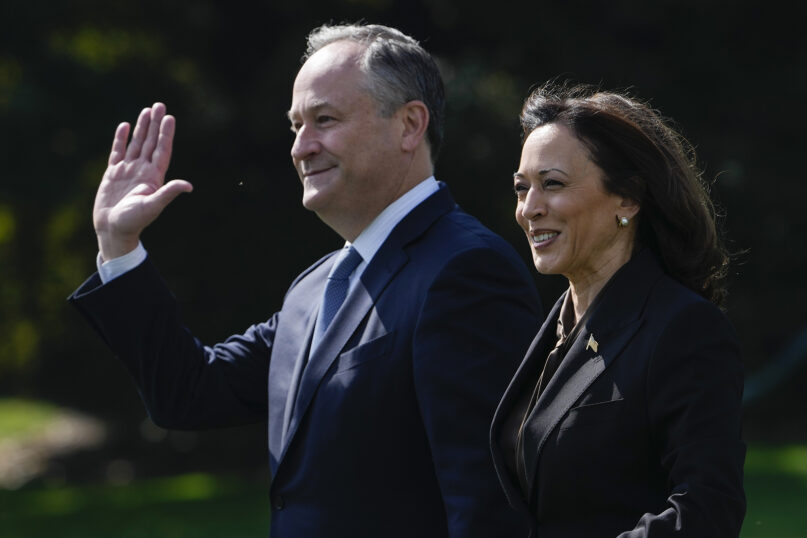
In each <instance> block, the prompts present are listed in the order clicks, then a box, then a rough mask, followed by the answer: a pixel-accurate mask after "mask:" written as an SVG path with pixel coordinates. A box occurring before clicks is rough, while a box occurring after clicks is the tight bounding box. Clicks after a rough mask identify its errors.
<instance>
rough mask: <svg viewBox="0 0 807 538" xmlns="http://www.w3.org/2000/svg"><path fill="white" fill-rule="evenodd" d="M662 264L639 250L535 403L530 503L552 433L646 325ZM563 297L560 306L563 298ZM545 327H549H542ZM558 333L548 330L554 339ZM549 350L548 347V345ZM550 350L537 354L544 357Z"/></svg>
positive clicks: (528, 440)
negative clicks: (647, 307)
mask: <svg viewBox="0 0 807 538" xmlns="http://www.w3.org/2000/svg"><path fill="white" fill-rule="evenodd" d="M661 274H662V270H661V268H660V267H659V265H658V263H657V261H656V260H655V257H654V256H653V255H652V253H650V251H649V250H644V251H642V252H640V253H639V254H637V255H636V256H635V257H634V258H633V259H632V260H631V261H629V262H628V263H627V264H625V265H624V266H623V267H622V268H621V269H620V270H619V271H618V272H617V273H616V274H615V275H614V277H613V281H612V282H611V283H610V284H609V285H608V287H607V288H606V289H604V290H603V293H604V296H603V298H602V301H601V302H600V303H599V305H598V306H597V307H596V310H594V311H593V312H592V314H591V316H590V317H589V318H588V321H587V322H586V323H585V325H584V326H583V327H581V328H580V332H579V333H578V334H577V337H576V338H575V340H574V342H573V343H572V345H571V347H570V348H569V350H568V351H567V352H566V356H565V357H564V358H563V361H562V362H561V364H560V366H559V367H558V370H557V371H556V372H555V375H554V376H553V377H552V379H550V381H549V383H548V384H547V386H546V388H545V389H544V391H543V393H541V395H540V397H539V398H538V401H537V402H536V404H535V407H534V408H533V410H532V412H531V414H530V416H529V418H528V420H527V424H526V426H525V430H524V435H525V443H524V444H525V446H529V447H536V448H535V449H534V450H530V451H527V452H526V453H525V464H526V470H527V477H528V484H529V492H530V495H529V500H528V502H529V505H530V506H533V505H534V504H533V503H534V502H535V495H536V488H535V482H536V478H537V477H536V474H537V469H538V461H539V459H540V456H541V452H542V450H543V447H544V444H545V443H546V440H547V438H548V437H549V436H550V435H551V434H552V432H553V431H554V429H555V428H556V427H557V426H558V424H559V423H560V421H561V420H562V419H563V417H565V416H566V414H567V413H568V412H569V409H571V408H572V406H573V405H574V404H575V402H577V400H578V399H579V398H580V397H581V396H582V395H583V393H584V392H585V391H586V389H588V388H589V387H590V386H591V384H592V383H593V382H594V381H595V380H596V379H597V377H599V376H600V374H602V372H603V371H605V369H606V368H608V367H609V366H610V365H611V363H613V361H615V360H617V358H618V357H619V354H620V353H621V352H622V349H624V347H625V345H626V344H627V343H628V342H629V341H630V339H631V338H632V337H633V335H634V334H635V333H636V331H637V330H638V329H639V327H640V326H641V316H642V312H643V310H644V305H645V302H646V300H647V297H648V295H649V293H650V288H651V286H652V284H653V283H654V282H655V281H656V280H657V279H658V278H659V277H660V276H661ZM562 300H563V297H561V300H560V301H559V302H558V304H557V305H556V307H557V306H558V305H559V304H561V303H562ZM542 331H543V329H542ZM552 337H554V334H552V335H551V337H550V336H546V338H547V339H548V340H551V341H552V343H553V344H554V340H552ZM546 351H548V349H547V350H546ZM545 359H546V352H544V353H543V355H540V356H538V357H536V358H535V359H534V360H536V361H543V360H545Z"/></svg>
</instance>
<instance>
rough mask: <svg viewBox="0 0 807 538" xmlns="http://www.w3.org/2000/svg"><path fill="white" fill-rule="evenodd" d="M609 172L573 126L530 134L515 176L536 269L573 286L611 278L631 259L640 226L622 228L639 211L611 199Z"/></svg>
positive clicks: (520, 220) (518, 213)
mask: <svg viewBox="0 0 807 538" xmlns="http://www.w3.org/2000/svg"><path fill="white" fill-rule="evenodd" d="M603 175H604V174H603V171H602V170H601V169H600V168H599V167H598V166H597V165H596V164H594V162H593V161H592V160H591V159H590V158H589V152H588V150H587V148H586V147H585V146H584V145H583V143H582V142H581V141H580V140H578V139H577V138H576V137H575V136H574V135H573V134H572V132H571V131H570V130H569V128H568V127H566V126H565V125H562V124H548V125H543V126H541V127H538V128H537V129H535V130H534V131H533V132H532V133H530V135H529V137H528V138H527V140H526V142H525V143H524V148H523V149H522V152H521V163H520V164H519V167H518V172H516V173H515V174H514V176H513V177H514V182H515V191H516V196H517V198H518V204H517V206H516V220H517V221H518V224H519V225H520V226H521V228H522V229H523V230H524V233H525V234H527V240H528V242H529V244H530V248H531V249H532V258H533V261H534V263H535V268H536V269H537V270H538V272H540V273H543V274H562V275H564V276H565V277H566V278H568V279H569V280H570V281H571V282H572V283H578V282H579V283H581V284H585V283H586V281H587V280H591V279H594V278H597V277H602V278H610V276H611V275H612V274H613V273H614V272H615V271H616V270H617V269H618V268H619V267H621V266H622V264H624V263H625V262H627V261H628V259H630V254H631V251H632V248H633V238H634V235H635V233H634V230H635V227H636V224H635V222H634V221H631V222H630V224H629V225H628V227H626V228H620V227H619V226H617V220H616V219H617V217H623V216H625V217H628V218H631V217H633V216H635V215H636V213H637V212H638V210H639V208H638V206H637V205H636V204H634V203H632V202H631V201H629V200H626V199H624V198H622V197H619V196H615V195H613V194H608V193H607V192H605V188H604V187H603V181H602V179H603Z"/></svg>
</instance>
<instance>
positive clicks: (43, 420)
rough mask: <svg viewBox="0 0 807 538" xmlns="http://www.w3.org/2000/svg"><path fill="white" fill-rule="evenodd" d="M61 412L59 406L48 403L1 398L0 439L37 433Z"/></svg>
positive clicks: (23, 436)
mask: <svg viewBox="0 0 807 538" xmlns="http://www.w3.org/2000/svg"><path fill="white" fill-rule="evenodd" d="M59 414H60V411H59V408H58V407H56V406H54V405H50V404H47V403H43V402H34V401H30V400H23V399H19V398H0V441H3V440H8V439H14V438H25V437H29V436H31V435H35V434H37V433H39V432H41V431H42V430H44V429H45V428H46V427H47V426H48V425H49V424H51V423H52V422H53V420H54V418H56V417H57V416H58V415H59Z"/></svg>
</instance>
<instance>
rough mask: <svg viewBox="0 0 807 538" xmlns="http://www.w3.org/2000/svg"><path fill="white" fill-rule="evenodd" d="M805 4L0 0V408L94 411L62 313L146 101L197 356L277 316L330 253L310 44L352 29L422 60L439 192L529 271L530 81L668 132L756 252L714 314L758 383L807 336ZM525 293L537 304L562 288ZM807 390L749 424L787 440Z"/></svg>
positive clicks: (551, 283)
mask: <svg viewBox="0 0 807 538" xmlns="http://www.w3.org/2000/svg"><path fill="white" fill-rule="evenodd" d="M805 10H807V4H803V3H802V4H795V5H794V6H793V7H792V8H789V11H788V16H787V17H782V13H781V10H778V9H776V7H775V6H774V5H770V6H768V5H763V4H760V3H759V2H750V1H745V0H741V1H738V2H733V3H732V6H731V9H730V10H726V9H725V6H722V5H719V4H717V3H709V2H694V1H692V2H660V3H659V2H640V1H638V0H632V1H631V0H619V1H618V2H616V3H588V4H587V5H585V6H580V5H576V4H575V3H568V2H565V3H564V2H533V3H523V2H522V3H509V4H508V3H497V4H496V6H495V9H482V10H479V9H464V8H463V7H462V5H461V4H459V3H456V2H454V3H452V2H449V1H433V0H428V1H427V0H412V1H411V2H407V3H406V5H405V7H404V6H403V4H400V5H399V3H396V2H392V1H391V0H334V1H327V2H326V1H324V0H278V1H276V2H254V3H232V2H230V3H226V2H216V1H214V0H201V1H199V2H191V3H189V2H178V1H176V0H144V1H143V2H101V1H99V0H83V1H71V2H66V1H62V2H59V1H53V2H49V3H47V6H42V5H39V4H38V3H36V2H24V1H22V0H7V1H5V2H2V3H0V36H1V38H2V46H1V47H0V123H2V125H3V129H2V130H0V147H2V148H3V150H4V151H3V154H2V157H1V158H2V163H0V174H1V175H2V177H0V391H3V392H13V393H21V392H29V393H34V394H35V395H42V396H45V397H49V398H50V397H53V396H54V393H58V395H59V397H60V399H62V400H63V401H67V403H69V404H71V405H73V404H74V403H77V402H75V401H73V400H81V399H83V398H87V399H90V395H91V394H95V395H99V394H100V391H99V388H98V387H97V378H95V377H94V376H92V375H84V376H75V375H74V374H75V372H76V371H77V370H78V371H82V370H89V369H92V370H93V371H97V370H98V369H99V368H100V367H99V366H98V364H97V363H94V362H92V361H93V360H95V358H96V357H97V356H99V353H98V350H99V349H100V344H98V343H97V340H95V336H94V335H93V334H92V333H91V331H90V330H88V329H87V328H86V326H84V325H81V323H80V322H79V321H78V320H77V316H76V314H75V313H74V312H71V311H70V310H69V309H68V308H67V307H66V306H65V302H64V298H65V297H66V296H67V295H68V294H69V293H70V292H71V291H72V290H73V289H75V288H76V287H77V286H78V285H79V284H80V283H81V282H82V281H83V280H84V279H85V278H86V277H87V276H89V275H90V274H91V272H92V271H93V268H94V260H95V254H96V244H95V237H94V233H93V229H92V224H91V216H90V215H91V211H92V202H93V196H94V192H95V188H96V186H97V184H98V182H99V180H100V177H101V174H102V173H103V170H104V167H105V163H106V158H107V153H108V151H109V145H110V142H111V138H112V135H113V133H114V130H115V126H116V125H117V124H118V122H121V121H130V122H131V121H133V120H134V119H135V118H136V117H137V113H138V112H139V110H140V109H141V108H142V107H144V106H147V105H150V104H151V103H153V102H154V101H157V100H160V101H163V102H165V103H166V104H167V105H168V110H169V113H171V114H174V115H175V116H176V118H177V138H176V142H175V147H174V157H173V161H172V166H171V168H170V169H169V175H170V176H171V178H175V177H177V178H183V179H187V180H189V181H191V182H192V183H193V184H194V187H195V188H194V193H193V194H192V195H189V196H185V197H180V198H179V199H178V200H177V201H176V202H174V203H173V204H172V205H171V206H170V207H169V208H168V210H167V211H166V212H165V213H164V214H163V215H162V216H161V217H160V219H158V221H157V222H155V224H154V225H152V226H151V227H150V228H149V229H148V230H147V231H146V234H145V235H144V243H145V245H146V247H147V249H148V250H149V253H150V254H152V256H153V259H154V260H155V262H156V263H157V265H158V267H159V268H160V270H161V273H162V274H163V276H164V277H165V278H166V280H167V281H168V283H169V285H170V287H171V289H172V290H173V291H174V293H175V294H176V295H177V297H178V299H179V300H180V302H181V304H182V307H183V312H185V313H186V322H187V323H188V325H189V326H190V327H191V329H192V330H193V331H194V333H195V334H196V335H197V336H199V337H200V338H201V339H203V340H204V341H206V342H209V343H214V342H215V341H218V340H221V339H223V338H226V337H227V336H229V335H230V334H233V333H235V332H238V331H241V330H243V329H244V328H245V327H247V326H249V325H250V324H252V323H256V322H259V321H262V320H265V319H267V318H268V317H269V316H271V314H272V312H273V311H274V309H276V308H277V307H278V306H279V304H280V302H281V300H282V297H283V294H284V292H285V291H286V288H287V286H288V284H289V283H290V282H291V281H292V279H293V278H294V276H295V275H297V274H298V273H299V272H300V271H301V270H302V269H304V268H305V267H307V266H308V265H309V264H310V263H312V262H313V261H315V260H316V259H318V258H319V257H320V256H321V255H322V254H324V252H326V251H327V250H330V249H332V248H335V247H337V246H338V245H339V243H340V241H339V239H338V238H337V237H336V236H335V235H334V234H331V233H329V231H328V230H327V229H326V228H325V226H324V225H323V224H322V223H320V222H319V221H318V220H317V219H316V217H315V216H313V215H311V214H309V213H308V212H306V211H305V210H303V209H302V208H301V207H300V204H299V199H300V186H299V181H298V179H297V177H296V174H295V172H294V170H293V167H292V166H291V163H290V159H289V148H290V145H291V137H290V135H289V131H288V120H287V118H286V111H287V110H288V106H289V102H290V90H291V86H292V81H293V79H294V75H295V72H296V70H297V68H298V66H299V58H300V55H301V53H302V51H303V49H304V40H305V35H306V33H307V32H308V31H309V30H310V29H312V28H313V27H314V26H316V25H319V24H322V23H324V22H329V21H332V22H342V21H356V20H360V19H364V20H366V21H368V22H380V23H383V24H390V25H393V26H396V27H399V28H401V29H402V30H403V31H405V32H407V33H409V34H411V35H413V36H414V37H415V38H417V39H419V40H421V41H422V42H423V43H424V45H425V46H426V47H427V48H428V49H429V50H431V51H432V52H433V53H434V54H435V56H436V58H437V60H438V63H439V65H440V67H441V69H442V71H443V72H444V75H445V79H446V84H447V95H448V102H447V105H448V109H447V117H446V120H447V124H446V141H445V145H444V149H443V151H442V154H441V157H440V161H439V162H438V163H437V170H436V175H437V177H438V179H440V180H443V181H445V182H447V183H448V184H449V185H450V186H451V188H452V191H453V193H454V195H455V197H456V198H457V201H458V202H459V203H460V205H462V206H463V207H464V208H465V209H466V210H468V211H469V212H470V213H472V214H474V215H476V216H478V217H479V218H480V219H481V220H482V221H483V222H484V223H485V224H487V225H488V226H490V227H491V228H492V229H493V230H494V231H496V232H497V233H499V234H501V235H502V236H504V237H505V238H506V239H507V240H509V241H510V242H511V243H513V244H514V245H515V246H516V248H517V249H518V250H519V252H521V253H522V256H523V258H524V260H525V263H527V264H530V259H529V253H528V250H527V248H526V245H525V244H524V239H523V234H521V233H520V231H519V230H518V228H517V227H516V225H515V223H514V219H513V213H512V212H513V199H512V194H511V189H512V186H511V179H510V178H511V174H512V172H513V170H514V169H515V168H516V167H517V163H518V158H519V129H518V121H517V115H518V112H519V109H520V105H521V101H522V99H523V98H524V97H525V96H526V95H527V94H528V92H529V89H530V87H531V86H533V85H535V84H539V83H542V82H544V81H546V80H548V79H551V78H555V77H560V78H570V79H572V80H574V81H578V82H588V83H593V84H601V85H602V86H603V87H605V88H609V89H619V88H630V89H631V91H632V92H633V93H635V94H636V95H637V96H638V97H640V98H643V99H648V100H651V102H652V104H653V106H655V107H657V108H659V109H660V110H661V111H662V113H663V114H665V115H668V116H671V117H673V118H674V119H675V120H677V122H678V124H679V125H680V126H681V128H682V130H683V132H684V134H685V135H686V136H687V137H688V138H689V139H690V140H691V141H692V142H693V144H694V145H695V147H696V148H697V149H698V153H699V157H700V162H701V163H702V164H703V165H704V166H705V168H706V172H705V177H706V178H710V179H711V178H715V179H716V182H715V185H714V188H713V189H712V191H713V193H714V194H715V196H716V198H717V200H718V202H719V205H720V206H722V207H724V208H725V210H726V211H725V213H726V214H727V219H726V226H725V228H726V231H727V233H728V236H729V238H730V239H732V240H733V243H732V245H731V246H732V248H733V249H734V250H746V249H747V250H748V251H749V252H750V254H748V255H746V256H744V257H743V258H741V259H740V260H738V263H736V264H735V265H734V266H733V268H732V273H733V275H732V278H733V280H734V282H733V284H732V287H731V295H730V297H729V304H728V305H727V306H728V313H729V316H730V318H731V319H732V321H733V322H734V324H735V325H736V327H737V329H738V334H739V337H740V339H741V344H742V349H743V353H744V356H745V357H746V366H747V371H748V372H749V373H753V372H755V371H756V370H759V369H760V368H761V367H762V366H763V365H764V364H765V363H766V362H768V361H769V360H770V359H771V357H773V356H774V355H775V354H776V353H777V352H778V351H779V350H780V349H781V348H782V346H783V345H784V344H786V342H787V341H788V338H789V337H791V335H793V334H795V332H796V331H798V330H800V329H802V325H803V322H804V321H803V320H804V318H803V314H802V311H803V307H802V305H803V304H805V302H807V286H805V280H804V275H803V272H804V271H803V268H804V267H805V261H807V260H806V259H805V257H806V256H807V251H806V250H805V249H803V248H798V245H801V244H802V243H803V238H804V237H805V235H807V212H805V211H803V209H802V205H803V200H804V199H805V197H807V192H805V190H806V189H807V182H804V181H803V179H802V175H803V173H802V169H803V163H802V161H803V159H802V157H801V155H802V154H803V148H802V146H803V144H802V142H801V141H802V140H803V132H802V131H803V128H802V125H803V123H804V122H803V121H801V116H803V114H804V113H803V111H802V107H800V106H798V103H801V101H802V100H803V96H804V95H805V94H807V69H805V67H804V62H799V61H795V60H794V58H796V59H797V58H803V57H805V56H806V55H807V40H805V39H803V38H802V35H803V31H802V28H801V24H802V21H803V20H804V15H805ZM503 29H505V30H503ZM277 252H283V256H278V255H277V254H276V253H277ZM536 281H537V282H538V286H539V290H540V292H541V295H542V297H543V299H544V303H545V304H552V302H553V301H554V299H555V298H556V297H557V295H558V293H559V292H560V291H561V290H562V288H563V287H564V283H563V282H562V279H560V278H550V277H536ZM770 313H774V314H773V315H771V314H770ZM223 320H226V322H224V321H223ZM90 351H91V352H90ZM103 358H108V359H109V360H110V361H111V360H112V359H111V357H108V356H104V357H103ZM804 374H805V370H804V369H803V368H802V369H801V370H800V371H798V372H796V374H795V375H794V376H793V377H794V379H793V380H792V381H790V382H789V383H787V384H786V385H785V386H784V387H783V389H782V390H778V391H777V392H776V398H769V401H767V402H764V405H763V406H761V407H760V408H759V412H758V413H756V414H753V415H750V417H751V418H750V421H749V425H748V426H749V427H747V428H746V431H748V432H753V433H754V434H755V435H757V437H760V438H784V437H786V436H792V435H793V433H792V432H793V431H794V430H793V428H791V427H789V425H790V424H794V423H799V421H798V420H797V419H799V418H800V417H798V416H797V415H798V413H799V412H800V409H801V406H800V405H799V402H800V398H801V393H800V389H799V387H801V386H803V383H799V381H800V380H803V375H804ZM70 376H72V377H70ZM68 377H69V378H70V379H71V383H70V384H65V383H63V382H60V380H63V379H67V378H68ZM796 378H799V379H796ZM109 392H110V393H112V394H117V393H119V392H121V391H120V390H119V387H114V388H110V389H109ZM97 400H100V401H103V406H101V405H100V404H99V403H98V402H97V401H96V402H95V405H96V406H98V407H99V408H100V409H103V411H104V412H106V413H110V414H115V413H116V412H120V409H119V408H116V402H115V401H110V400H108V399H107V398H106V397H99V398H97ZM801 435H804V434H803V433H802V434H801Z"/></svg>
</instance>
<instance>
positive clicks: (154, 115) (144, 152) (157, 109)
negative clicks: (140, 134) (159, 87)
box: [140, 103, 165, 161]
mask: <svg viewBox="0 0 807 538" xmlns="http://www.w3.org/2000/svg"><path fill="white" fill-rule="evenodd" d="M163 116H165V105H164V104H162V103H154V106H152V107H151V116H150V118H149V128H148V132H147V133H146V138H145V140H144V141H143V147H142V149H141V150H140V155H141V156H142V157H143V158H144V159H146V160H148V161H151V154H152V152H154V148H155V147H156V146H157V137H158V136H159V135H160V128H161V127H160V124H161V123H162V119H163Z"/></svg>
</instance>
